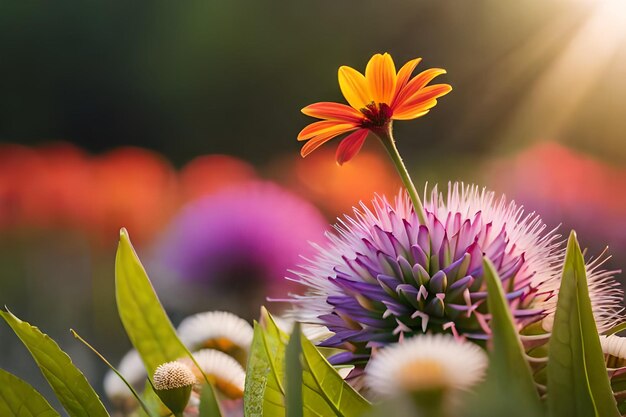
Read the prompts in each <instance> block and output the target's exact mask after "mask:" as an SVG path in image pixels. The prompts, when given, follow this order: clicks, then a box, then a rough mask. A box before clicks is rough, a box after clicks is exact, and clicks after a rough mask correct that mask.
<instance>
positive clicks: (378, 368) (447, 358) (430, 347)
mask: <svg viewBox="0 0 626 417" xmlns="http://www.w3.org/2000/svg"><path fill="white" fill-rule="evenodd" d="M487 364H488V359H487V354H486V353H485V352H484V351H483V350H482V349H481V348H480V347H478V346H477V345H475V344H473V343H469V342H461V341H458V340H456V339H455V338H454V337H453V336H449V335H443V334H435V335H432V334H427V335H423V336H415V337H412V338H410V339H405V340H404V341H402V342H400V343H396V344H393V345H390V346H388V347H386V348H384V349H382V350H379V351H378V352H376V354H375V355H374V356H372V359H371V360H370V362H369V363H368V365H367V367H366V368H365V384H366V385H367V386H368V387H369V388H370V389H371V390H372V392H373V393H375V394H377V395H379V396H381V397H393V396H395V395H398V394H399V393H401V392H419V391H430V390H443V391H447V392H450V391H463V390H467V389H469V388H471V387H472V386H474V385H476V384H477V383H478V382H480V381H481V380H482V379H483V378H484V376H485V372H486V369H487Z"/></svg>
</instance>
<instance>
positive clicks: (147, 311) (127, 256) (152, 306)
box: [115, 229, 189, 379]
mask: <svg viewBox="0 0 626 417" xmlns="http://www.w3.org/2000/svg"><path fill="white" fill-rule="evenodd" d="M115 295H116V299H117V309H118V312H119V315H120V319H121V320H122V324H123V325H124V329H126V333H127V334H128V337H129V338H130V341H131V343H132V344H133V346H134V347H135V349H137V352H139V355H140V356H141V359H142V360H143V362H144V365H145V366H146V370H147V372H148V375H149V377H150V379H152V376H153V375H154V371H155V370H156V368H157V367H158V366H159V365H161V364H163V363H165V362H170V361H174V360H176V359H179V358H181V357H185V356H188V355H189V352H188V351H187V348H186V347H185V346H184V345H183V344H182V342H181V341H180V340H179V339H178V336H177V335H176V331H175V330H174V326H172V323H171V322H170V319H169V318H168V317H167V314H166V313H165V310H164V309H163V306H162V305H161V302H160V301H159V298H158V297H157V295H156V292H155V291H154V288H153V287H152V284H151V283H150V280H149V278H148V275H147V274H146V271H145V270H144V268H143V266H142V265H141V262H140V261H139V258H138V257H137V254H136V253H135V249H134V248H133V246H132V244H131V243H130V238H129V237H128V233H127V232H126V229H122V230H121V231H120V242H119V246H118V248H117V255H116V257H115Z"/></svg>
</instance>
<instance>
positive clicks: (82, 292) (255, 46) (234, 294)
mask: <svg viewBox="0 0 626 417" xmlns="http://www.w3.org/2000/svg"><path fill="white" fill-rule="evenodd" d="M624 22H626V3H625V2H624V1H623V0H604V1H602V0H595V1H594V0H527V1H524V2H513V1H502V0H475V1H472V2H458V1H451V0H447V1H446V0H442V1H436V2H429V1H401V0H387V1H384V2H381V1H374V0H362V1H359V2H355V1H343V2H336V1H330V0H316V1H308V0H307V1H299V2H288V1H273V0H268V1H257V2H247V1H241V0H231V1H227V2H226V1H224V2H207V1H195V0H190V1H186V2H171V1H153V2H147V1H135V2H105V1H92V2H84V1H77V0H65V1H63V2H43V1H21V2H3V3H2V4H0V57H1V62H2V63H1V64H0V94H1V97H2V99H1V100H0V305H4V304H6V305H7V306H8V307H9V308H10V309H11V310H12V311H13V312H14V313H16V314H17V315H18V316H20V317H21V318H23V319H25V320H27V321H29V322H31V323H34V324H36V325H38V326H39V327H40V328H41V329H42V330H43V331H45V332H47V333H48V334H50V335H51V336H52V337H53V338H55V339H56V340H57V341H58V342H59V343H60V345H61V346H62V347H63V348H64V349H65V350H66V351H68V352H69V353H70V354H71V355H72V357H73V358H74V359H75V361H76V362H77V363H78V364H79V366H80V367H81V368H82V369H83V370H84V371H85V373H86V374H87V375H88V377H89V378H90V380H91V381H92V382H93V383H94V384H95V385H96V386H100V381H101V377H102V374H103V367H102V365H101V364H100V363H99V362H97V361H96V360H95V359H94V357H93V356H92V355H91V354H90V353H89V352H87V351H86V349H84V348H83V347H82V346H81V345H79V344H78V343H77V342H75V341H74V340H73V339H71V337H70V335H69V332H68V329H69V328H70V327H72V328H74V329H76V330H77V331H78V332H79V333H81V334H82V335H83V336H84V337H86V338H87V339H88V340H90V341H91V342H92V344H94V345H95V346H97V347H98V348H99V349H100V350H101V351H102V352H103V353H105V354H106V355H107V356H108V357H109V358H110V359H112V360H113V362H116V361H117V360H118V359H119V358H120V357H121V355H122V354H123V353H124V352H125V351H126V350H127V349H128V348H129V347H130V343H129V342H128V340H127V339H126V337H125V336H124V334H123V331H122V327H121V323H120V322H119V319H118V318H117V315H116V310H115V302H114V288H113V284H114V282H113V279H114V275H113V267H114V256H115V249H116V243H117V238H118V231H119V228H120V227H122V226H124V227H126V228H127V229H128V230H129V232H130V235H131V238H132V239H133V242H134V244H135V246H136V248H137V250H138V252H139V255H140V257H141V258H142V260H143V261H144V264H145V266H146V268H147V270H148V272H149V274H150V276H151V278H152V279H153V280H154V282H155V286H156V287H157V291H158V292H159V293H160V296H161V298H162V301H163V303H164V304H165V305H166V307H167V308H168V311H169V312H170V314H171V317H172V319H173V321H174V322H175V323H177V322H179V321H180V319H182V318H183V317H185V316H186V315H189V314H191V313H194V312H197V311H203V310H211V309H218V308H219V309H227V310H230V311H233V312H235V313H238V314H241V315H242V316H244V317H246V318H248V319H252V318H254V317H255V316H256V314H257V312H258V310H257V308H258V306H259V305H260V304H261V303H264V302H265V301H264V300H265V297H266V296H278V297H280V296H281V295H284V294H285V293H286V292H287V291H289V287H288V285H287V284H286V281H284V280H283V279H282V277H283V276H284V275H285V274H286V270H287V269H289V268H291V267H293V266H294V265H295V264H297V263H298V259H299V258H298V256H299V254H303V255H305V256H306V255H307V253H310V246H309V245H308V244H307V241H320V240H321V237H322V234H323V232H324V230H327V229H328V228H329V226H328V224H329V223H332V222H333V221H334V219H335V218H336V217H337V216H340V215H341V214H342V213H344V212H347V211H350V208H351V207H352V206H353V205H355V204H357V202H358V201H359V200H365V201H368V200H370V199H371V197H372V196H373V194H374V193H376V192H377V193H383V194H393V193H395V192H397V190H398V189H399V187H400V183H399V181H398V180H397V178H396V176H395V173H394V171H393V168H392V166H391V165H390V164H389V163H388V161H387V160H386V158H385V155H384V153H383V151H382V149H381V148H380V147H379V146H378V144H377V143H376V142H375V141H369V143H368V144H367V145H366V147H365V149H364V151H363V152H362V153H361V154H359V155H358V156H357V157H356V158H355V159H354V160H353V161H351V162H350V163H348V164H346V165H345V166H343V167H338V166H337V165H336V164H335V163H334V160H333V156H334V149H335V147H336V145H337V143H338V141H333V142H331V143H330V144H328V145H326V146H325V147H324V148H323V150H321V151H318V152H316V153H314V154H313V155H311V156H310V157H308V158H307V159H301V158H300V156H299V146H300V144H298V142H296V140H295V138H296V135H297V133H298V132H299V130H300V129H301V128H302V127H303V126H304V125H305V124H306V123H308V122H310V121H311V120H309V119H308V118H307V117H305V116H303V115H301V114H300V113H299V109H300V108H302V107H303V106H305V105H307V104H310V103H313V102H316V101H343V98H342V97H341V94H340V91H339V87H338V84H337V77H336V71H337V68H338V67H339V66H340V65H350V66H353V67H355V68H357V69H359V70H363V69H364V67H365V64H366V62H367V60H368V59H369V57H370V56H371V55H372V54H373V53H376V52H384V51H387V52H390V53H391V54H392V56H393V57H394V59H395V60H396V63H397V64H401V63H403V62H405V61H406V60H408V59H411V58H414V57H418V56H420V57H422V58H423V61H422V62H423V63H422V64H421V65H420V67H418V70H419V68H422V69H423V68H427V67H443V68H446V69H447V71H448V75H446V76H444V77H442V80H443V79H445V81H446V82H448V83H450V84H452V85H453V87H454V90H453V92H452V93H451V94H450V95H448V96H446V97H445V98H443V99H441V100H440V102H439V105H438V106H437V108H436V109H434V111H432V112H431V113H430V114H428V115H427V116H426V117H424V118H422V119H419V120H417V121H414V122H404V123H397V124H396V127H395V132H396V137H397V139H398V141H399V144H398V146H399V148H400V150H401V152H402V153H403V155H404V158H405V160H406V162H407V164H408V165H409V167H410V168H411V169H412V171H413V175H414V179H415V180H416V183H417V185H418V188H420V187H421V186H422V185H423V184H424V183H426V182H428V183H430V184H433V183H436V182H439V183H442V182H443V183H446V182H448V181H456V180H461V181H465V182H475V183H478V184H481V185H484V186H486V187H488V188H490V189H494V190H496V191H497V192H503V193H506V194H507V196H508V197H510V198H512V199H515V200H516V201H518V202H519V203H521V204H523V205H524V206H525V207H526V208H527V209H528V210H530V211H537V212H539V213H540V214H541V215H542V217H543V218H544V220H545V222H546V223H547V224H548V225H549V226H551V227H554V226H557V225H558V224H561V223H562V226H561V231H562V233H567V232H568V230H569V229H571V228H575V229H577V231H578V232H579V237H580V239H581V243H582V245H583V246H584V247H587V248H589V252H588V253H589V254H597V253H599V252H601V251H602V250H603V249H604V247H605V246H607V245H608V246H609V247H610V249H609V250H610V253H612V254H613V258H612V259H611V260H610V261H609V263H608V264H607V265H608V267H610V268H615V269H621V268H623V267H624V265H625V264H626V255H625V251H626V162H625V161H626V133H625V132H626V113H625V109H626V81H625V79H626V78H625V75H626V24H624ZM0 367H2V368H4V369H7V370H9V371H11V372H14V373H16V374H18V375H20V376H22V377H24V378H25V379H27V380H28V381H29V382H31V383H32V384H33V385H35V386H36V387H38V388H40V389H41V390H42V391H44V392H45V393H49V390H47V388H46V386H45V383H44V382H42V380H41V378H40V376H39V375H38V373H37V370H36V369H35V367H34V365H32V362H31V361H30V358H29V357H28V356H27V354H26V353H25V350H24V349H23V347H22V346H21V345H20V344H19V342H18V341H17V339H16V338H15V336H14V335H13V334H12V333H10V331H9V330H8V328H7V326H3V325H0ZM48 397H49V398H51V396H48Z"/></svg>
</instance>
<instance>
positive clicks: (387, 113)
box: [360, 101, 393, 129]
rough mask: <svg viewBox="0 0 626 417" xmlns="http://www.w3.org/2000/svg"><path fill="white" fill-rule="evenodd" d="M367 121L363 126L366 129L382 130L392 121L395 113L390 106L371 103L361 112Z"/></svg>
mask: <svg viewBox="0 0 626 417" xmlns="http://www.w3.org/2000/svg"><path fill="white" fill-rule="evenodd" d="M360 112H361V113H363V115H364V116H365V118H366V120H364V121H363V123H362V124H361V126H362V127H364V128H366V129H372V128H374V129H375V128H380V127H383V126H385V125H386V124H387V123H389V120H391V116H392V115H393V111H392V110H391V107H389V105H388V104H385V103H375V102H373V101H372V102H371V103H370V104H368V105H366V106H365V107H363V108H362V109H361V110H360Z"/></svg>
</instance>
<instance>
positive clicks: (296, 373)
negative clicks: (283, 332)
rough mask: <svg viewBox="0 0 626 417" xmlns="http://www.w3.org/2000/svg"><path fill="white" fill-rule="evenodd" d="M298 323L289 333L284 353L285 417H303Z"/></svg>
mask: <svg viewBox="0 0 626 417" xmlns="http://www.w3.org/2000/svg"><path fill="white" fill-rule="evenodd" d="M300 339H301V330H300V323H296V324H295V326H294V327H293V331H292V332H291V337H290V338H289V343H288V344H287V353H286V358H285V361H286V375H285V405H286V409H287V417H303V411H302V410H303V404H302V362H301V361H300V354H301V352H302V347H301V342H300Z"/></svg>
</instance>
